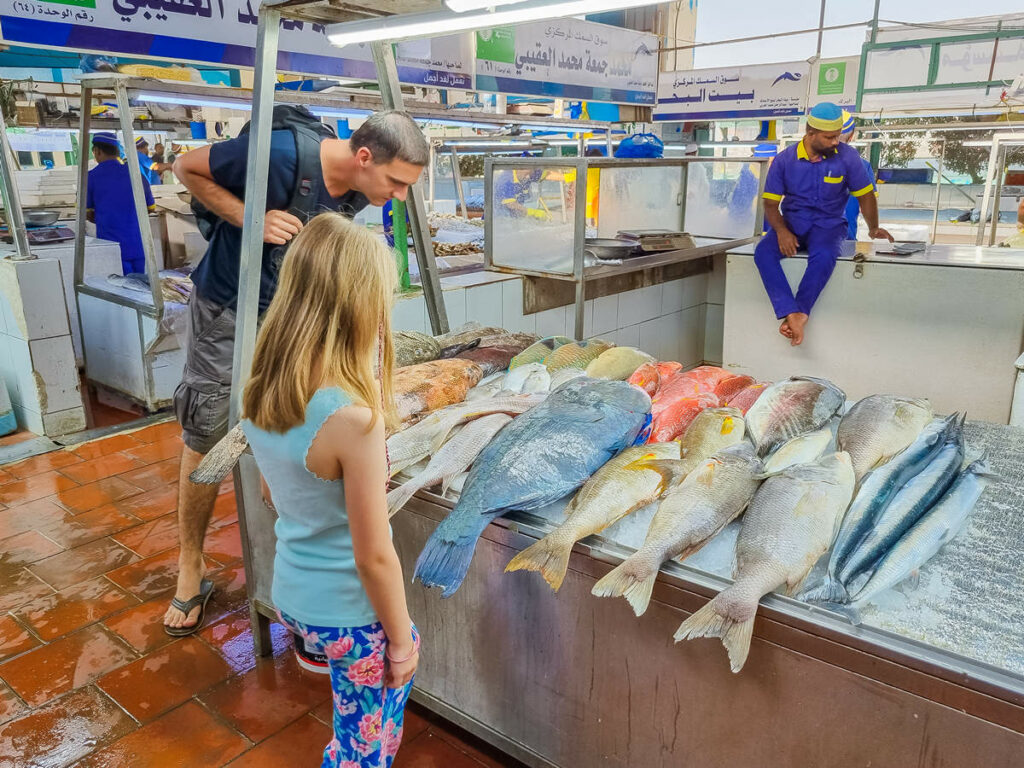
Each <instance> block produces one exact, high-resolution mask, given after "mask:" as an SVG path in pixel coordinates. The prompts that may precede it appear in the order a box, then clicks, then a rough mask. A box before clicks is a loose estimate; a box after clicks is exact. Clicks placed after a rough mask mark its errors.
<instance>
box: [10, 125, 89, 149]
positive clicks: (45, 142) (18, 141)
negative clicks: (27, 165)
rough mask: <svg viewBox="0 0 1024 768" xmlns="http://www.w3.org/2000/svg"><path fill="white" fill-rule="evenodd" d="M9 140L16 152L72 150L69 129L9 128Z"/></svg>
mask: <svg viewBox="0 0 1024 768" xmlns="http://www.w3.org/2000/svg"><path fill="white" fill-rule="evenodd" d="M7 141H8V143H10V145H11V149H12V150H14V151H15V152H71V151H72V150H73V149H74V147H73V146H72V144H71V134H70V133H69V132H68V131H58V130H47V129H46V128H40V129H29V128H14V127H11V128H8V129H7Z"/></svg>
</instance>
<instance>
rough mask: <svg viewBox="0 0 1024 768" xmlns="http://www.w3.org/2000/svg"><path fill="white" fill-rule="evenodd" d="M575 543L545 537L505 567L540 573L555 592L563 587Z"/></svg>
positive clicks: (553, 537)
mask: <svg viewBox="0 0 1024 768" xmlns="http://www.w3.org/2000/svg"><path fill="white" fill-rule="evenodd" d="M573 543H574V542H572V541H569V542H565V541H563V540H562V539H561V538H560V537H557V536H553V535H552V536H545V537H544V538H543V539H541V540H540V541H538V542H535V543H534V544H531V545H530V546H529V547H527V548H526V549H524V550H523V551H522V552H520V553H519V554H518V555H516V556H515V557H513V558H512V559H511V560H510V561H509V563H508V565H506V566H505V573H510V572H512V571H539V572H540V575H541V576H543V577H544V581H546V582H547V583H548V584H549V585H550V586H551V588H552V589H553V590H555V592H557V591H558V590H559V588H560V587H561V586H562V581H564V580H565V573H566V571H567V570H569V555H570V554H571V553H572V545H573Z"/></svg>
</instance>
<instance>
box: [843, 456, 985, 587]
mask: <svg viewBox="0 0 1024 768" xmlns="http://www.w3.org/2000/svg"><path fill="white" fill-rule="evenodd" d="M994 479H995V475H993V474H992V473H991V470H990V469H989V466H988V463H987V462H986V461H985V460H984V459H980V460H978V461H975V462H973V463H971V464H970V465H969V466H968V467H967V469H965V470H964V471H963V472H961V473H960V475H959V476H958V477H957V479H956V480H955V481H954V482H953V485H952V487H951V488H950V489H949V490H948V491H946V493H945V495H944V496H943V497H942V498H941V499H940V500H939V502H938V503H937V504H936V505H935V506H933V507H932V508H931V509H930V510H928V512H926V513H925V514H924V516H923V517H922V518H921V519H920V520H918V521H917V523H916V524H915V525H914V527H913V528H911V529H910V530H909V531H907V533H905V534H904V535H903V538H901V539H900V540H899V541H898V542H897V543H896V545H895V546H894V547H893V548H892V549H890V550H889V552H888V553H886V555H885V557H883V558H882V559H881V560H880V561H879V563H878V565H877V567H876V568H875V570H874V573H872V575H871V578H870V579H869V580H868V582H867V583H866V584H864V586H863V587H861V588H860V590H859V591H858V592H857V593H856V594H855V595H854V596H853V598H854V600H855V602H857V603H862V602H865V601H867V600H870V599H871V598H872V597H874V596H875V595H877V594H878V593H879V592H881V591H882V590H884V589H888V588H889V587H891V586H894V585H896V584H899V583H900V582H901V581H903V580H904V579H905V578H906V577H907V576H909V575H910V574H911V573H912V572H913V571H915V570H917V569H918V568H920V567H921V566H922V565H924V564H925V563H926V562H928V561H929V560H930V559H931V558H932V557H933V556H934V555H935V553H936V552H938V551H939V550H940V549H942V547H943V546H944V545H945V544H946V543H947V542H949V541H950V540H952V539H953V538H954V537H955V536H956V535H957V534H958V533H959V532H960V530H961V529H962V528H963V526H964V523H965V522H966V521H967V516H968V515H969V514H970V513H971V510H972V509H974V505H975V504H976V503H977V502H978V499H979V498H980V497H981V494H982V493H983V492H984V490H985V488H986V487H987V486H988V484H989V483H990V482H992V480H994Z"/></svg>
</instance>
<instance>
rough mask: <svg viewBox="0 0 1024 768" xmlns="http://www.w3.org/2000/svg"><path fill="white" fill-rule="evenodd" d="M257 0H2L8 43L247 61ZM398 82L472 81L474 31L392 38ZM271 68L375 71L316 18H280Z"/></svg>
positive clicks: (1, 27) (1, 22) (361, 52)
mask: <svg viewBox="0 0 1024 768" xmlns="http://www.w3.org/2000/svg"><path fill="white" fill-rule="evenodd" d="M258 7H259V6H258V0H0V39H2V40H3V41H5V42H8V43H17V44H21V45H30V46H45V47H51V48H61V49H65V50H72V51H84V52H90V53H105V54H112V55H120V56H133V57H136V58H155V59H170V60H173V61H183V62H194V63H204V64H224V65H225V66H235V67H239V66H241V67H251V66H253V61H254V55H255V53H254V48H255V45H256V23H257V19H256V14H255V10H256V9H257V8H258ZM397 63H398V75H399V79H400V80H401V81H402V82H405V83H410V84H414V85H431V86H435V87H451V88H467V89H469V88H471V87H472V80H473V38H472V35H470V34H461V35H450V36H446V37H439V38H434V39H431V40H422V41H413V42H409V43H400V44H399V45H398V55H397ZM277 68H278V69H279V70H282V71H285V72H295V73H300V74H317V75H329V76H334V77H341V78H357V79H369V80H374V79H376V75H375V70H374V67H373V57H372V55H371V53H370V47H369V46H368V45H353V46H347V47H345V48H336V47H335V46H333V45H331V43H330V42H328V40H327V35H326V29H325V27H324V25H322V24H312V23H310V22H302V21H293V20H290V19H283V20H282V21H281V35H280V53H279V55H278V61H277Z"/></svg>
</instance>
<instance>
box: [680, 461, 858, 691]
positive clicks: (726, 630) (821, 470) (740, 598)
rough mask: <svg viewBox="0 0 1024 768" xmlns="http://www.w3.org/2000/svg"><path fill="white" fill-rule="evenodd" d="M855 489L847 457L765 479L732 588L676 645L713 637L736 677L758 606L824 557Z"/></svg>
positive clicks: (741, 543)
mask: <svg viewBox="0 0 1024 768" xmlns="http://www.w3.org/2000/svg"><path fill="white" fill-rule="evenodd" d="M854 482H855V480H854V477H853V465H852V464H851V463H850V456H849V454H846V453H832V454H829V455H828V456H825V457H823V458H821V459H819V460H818V461H817V462H815V463H814V464H800V465H798V466H795V467H790V468H789V469H787V470H785V471H783V472H782V474H779V475H774V476H773V477H770V478H768V479H767V480H765V481H764V483H762V485H761V487H760V488H759V489H758V491H757V493H756V494H755V495H754V499H753V501H751V502H750V507H749V508H748V509H747V512H746V515H745V516H744V518H743V525H742V527H741V528H740V534H739V538H738V539H737V541H736V573H735V578H734V582H733V584H732V586H730V587H727V588H726V589H724V590H723V591H722V592H721V593H719V594H718V595H717V596H716V597H715V598H714V599H713V600H711V602H709V603H708V604H707V605H705V606H704V607H703V608H701V609H700V610H699V611H697V612H696V613H694V614H693V615H692V616H690V617H689V618H688V619H687V620H686V621H684V622H683V623H682V625H681V626H680V627H679V630H678V631H677V632H676V634H675V640H676V642H679V641H680V640H687V639H692V638H695V637H719V638H721V639H722V645H724V646H725V648H726V650H727V651H728V652H729V661H730V665H731V667H732V671H733V672H739V671H740V670H741V669H742V668H743V664H744V663H745V662H746V660H747V654H748V652H749V651H750V640H751V636H752V634H753V630H754V617H755V615H756V614H757V604H758V602H759V601H760V600H761V598H762V597H763V596H764V595H766V594H768V593H769V592H771V591H772V590H773V589H776V588H777V587H780V586H782V585H783V584H785V585H786V586H787V588H788V591H789V593H790V594H791V593H792V592H793V591H794V590H795V589H796V588H797V587H798V586H799V585H800V583H801V582H802V581H803V580H804V578H806V576H807V574H808V572H810V570H811V568H813V567H814V564H815V563H816V562H817V561H818V559H819V558H820V557H821V556H822V555H823V554H825V552H826V551H828V548H829V545H830V544H831V543H832V539H833V538H834V537H835V532H836V527H837V525H838V522H839V520H840V519H841V518H842V514H843V511H844V510H845V509H846V507H847V505H848V504H849V503H850V498H851V497H852V496H853V486H854Z"/></svg>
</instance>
